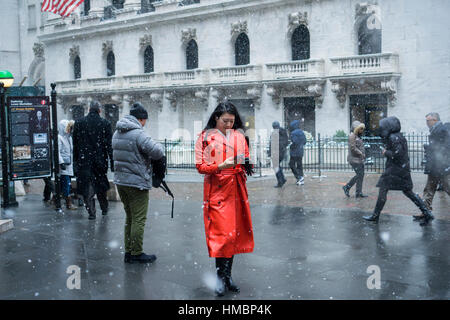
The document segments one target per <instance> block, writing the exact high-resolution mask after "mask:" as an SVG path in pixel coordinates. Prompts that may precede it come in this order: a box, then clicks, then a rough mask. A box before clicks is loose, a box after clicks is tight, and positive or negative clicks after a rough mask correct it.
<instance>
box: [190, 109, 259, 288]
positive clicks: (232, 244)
mask: <svg viewBox="0 0 450 320" xmlns="http://www.w3.org/2000/svg"><path fill="white" fill-rule="evenodd" d="M248 158H249V151H248V143H247V141H246V139H245V136H244V133H243V124H242V121H241V118H240V116H239V113H238V111H237V109H236V107H235V106H234V105H233V104H231V103H229V102H225V103H220V104H219V105H218V106H217V108H216V109H215V110H214V112H213V114H212V115H211V117H210V118H209V121H208V123H207V125H206V128H205V129H204V130H203V132H202V133H201V134H200V136H199V138H198V140H197V143H196V146H195V161H196V167H197V170H198V172H199V173H201V174H204V175H205V179H204V189H203V214H204V223H205V233H206V244H207V247H208V252H209V256H210V257H214V258H216V269H217V276H218V281H217V286H216V289H215V292H216V295H218V296H223V295H224V293H225V291H226V290H229V291H232V292H239V287H238V286H236V285H235V284H234V282H233V280H232V278H231V268H232V265H233V257H234V255H235V254H238V253H248V252H252V251H253V247H254V242H253V230H252V222H251V216H250V205H249V202H248V196H247V187H246V180H247V175H251V174H252V173H253V171H252V165H251V164H250V163H249V159H248Z"/></svg>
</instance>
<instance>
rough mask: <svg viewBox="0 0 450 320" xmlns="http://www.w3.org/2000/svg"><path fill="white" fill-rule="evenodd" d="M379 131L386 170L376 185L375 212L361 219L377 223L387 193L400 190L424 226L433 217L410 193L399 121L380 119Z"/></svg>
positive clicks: (407, 159)
mask: <svg viewBox="0 0 450 320" xmlns="http://www.w3.org/2000/svg"><path fill="white" fill-rule="evenodd" d="M379 130H380V136H381V138H382V139H383V142H384V144H385V146H386V149H383V150H382V154H383V155H384V156H385V157H386V168H385V171H384V173H383V174H382V175H381V177H380V179H379V180H378V183H377V187H378V188H380V190H379V194H378V199H377V203H376V205H375V210H374V212H373V214H372V215H371V216H364V217H363V218H364V219H365V220H367V221H375V222H378V219H379V217H380V214H381V211H382V210H383V207H384V205H385V203H386V199H387V194H388V191H389V190H400V191H402V192H403V194H404V195H405V196H407V197H408V198H409V199H410V200H411V201H412V202H414V204H415V205H416V206H417V207H418V208H419V209H420V211H422V213H423V214H424V218H423V219H422V222H421V223H420V225H421V226H425V225H427V224H428V222H429V221H430V220H432V219H433V218H434V217H433V215H432V214H431V211H429V210H428V208H427V207H426V205H425V203H424V202H423V200H422V199H421V198H420V197H419V195H417V194H414V192H413V191H412V189H413V182H412V179H411V169H410V166H409V156H408V144H407V141H406V139H405V137H404V136H403V134H402V133H401V132H400V130H401V125H400V120H399V119H398V118H396V117H388V118H384V119H381V120H380V128H379Z"/></svg>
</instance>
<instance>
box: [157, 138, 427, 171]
mask: <svg viewBox="0 0 450 320" xmlns="http://www.w3.org/2000/svg"><path fill="white" fill-rule="evenodd" d="M405 138H406V140H407V141H408V153H409V159H410V167H411V171H423V169H424V165H423V160H424V148H423V145H424V144H426V143H428V134H421V133H418V134H417V133H412V134H405ZM363 141H364V147H365V149H366V160H365V171H366V172H370V173H382V172H383V171H384V166H385V157H384V156H383V155H382V154H381V148H380V147H382V146H383V142H382V141H381V138H379V137H363ZM159 142H160V143H162V144H163V145H164V150H165V154H166V157H167V167H168V168H179V169H195V141H181V140H167V139H166V140H160V141H159ZM269 144H270V141H268V140H261V139H256V140H254V141H251V142H250V154H251V158H252V160H253V163H254V164H255V169H256V170H255V171H256V172H258V169H267V168H271V167H272V164H271V158H270V155H269V154H268V151H269ZM347 155H348V138H347V137H329V136H324V137H323V136H321V135H320V134H318V137H317V139H312V140H310V141H308V142H307V143H306V145H305V146H304V154H303V169H304V170H305V171H311V172H320V171H321V170H324V171H353V169H352V167H351V165H350V164H349V163H348V162H347ZM289 160H290V159H289V148H288V150H287V152H286V158H285V159H284V160H283V162H282V164H281V166H282V167H283V169H289Z"/></svg>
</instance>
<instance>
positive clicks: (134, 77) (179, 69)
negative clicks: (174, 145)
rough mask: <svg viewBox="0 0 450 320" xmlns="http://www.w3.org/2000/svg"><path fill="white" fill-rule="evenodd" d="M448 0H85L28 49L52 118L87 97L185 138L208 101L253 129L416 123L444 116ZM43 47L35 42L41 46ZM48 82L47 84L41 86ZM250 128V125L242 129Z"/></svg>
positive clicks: (419, 126) (155, 133)
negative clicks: (54, 105)
mask: <svg viewBox="0 0 450 320" xmlns="http://www.w3.org/2000/svg"><path fill="white" fill-rule="evenodd" d="M449 9H450V2H449V1H447V0H429V1H415V0H414V1H410V0H376V1H375V0H374V1H362V0H199V1H179V0H178V1H177V0H163V1H150V0H147V1H141V0H125V1H124V0H122V1H103V0H90V1H87V0H86V1H85V4H84V5H81V6H80V7H79V8H78V9H77V10H76V11H75V12H74V14H72V16H71V17H69V18H66V19H64V20H63V19H60V18H58V17H57V16H53V15H52V16H51V17H50V16H49V17H47V19H46V21H45V23H44V25H43V26H42V28H41V27H39V29H40V30H39V34H37V41H36V43H37V44H36V48H37V49H36V50H38V53H37V54H36V51H35V52H34V55H35V56H34V59H37V60H36V61H39V57H41V58H42V60H40V61H41V65H42V63H44V65H45V72H44V73H45V85H46V88H47V90H49V88H50V83H52V82H56V83H57V91H58V95H59V99H58V108H59V111H58V112H59V117H60V118H78V117H80V116H82V115H83V114H86V112H87V108H88V104H89V101H91V100H92V99H97V100H99V101H100V102H101V103H102V104H103V105H104V106H105V108H104V112H105V116H106V117H107V118H108V119H110V120H111V121H112V122H113V124H114V123H115V122H116V121H117V120H118V119H119V118H121V117H122V116H123V115H125V114H128V111H129V107H130V105H131V104H132V103H133V102H134V101H140V102H142V103H143V104H144V105H145V106H146V108H147V109H148V111H149V116H150V122H149V125H148V126H147V127H146V130H148V132H149V133H150V134H151V136H152V137H154V138H157V139H164V138H168V139H177V138H180V137H182V138H183V139H186V140H191V139H195V136H196V134H197V133H198V131H199V130H200V129H201V128H202V127H203V126H204V125H205V124H206V121H207V118H208V117H209V115H210V114H211V112H212V111H213V110H214V108H215V106H216V105H217V103H218V102H219V101H223V100H224V99H227V100H229V101H232V102H234V103H235V104H236V105H237V106H238V107H239V110H240V112H241V114H242V116H243V117H244V118H245V120H244V122H245V124H246V128H247V129H249V130H251V131H249V134H250V136H251V137H252V138H256V137H257V136H260V137H261V138H262V139H264V138H267V136H268V135H269V133H270V129H271V123H272V121H274V120H278V121H280V122H281V123H282V124H284V125H285V126H286V125H287V124H288V123H289V122H290V121H291V120H294V119H299V120H301V123H302V127H303V129H304V130H306V131H308V132H310V133H312V134H313V135H317V133H321V134H323V135H333V134H334V133H335V132H336V131H337V130H344V131H346V132H348V130H349V128H350V124H351V121H352V120H354V119H358V120H360V121H362V122H365V123H366V127H367V128H368V129H367V130H368V132H367V133H368V134H373V133H374V132H375V130H376V127H377V124H378V120H379V119H380V118H382V117H385V116H391V115H394V116H397V117H399V118H400V119H401V120H402V125H403V128H402V129H403V131H405V132H412V131H415V132H425V131H426V130H427V128H426V126H425V121H424V117H425V114H426V113H428V112H430V111H436V112H439V113H440V114H441V117H442V118H443V120H445V121H449V116H450V90H448V88H449V87H450V65H449V63H450V43H449V41H446V38H447V36H446V35H445V30H448V29H449V19H448V18H447V17H446V15H447V14H448V12H449ZM41 49H42V52H41V51H39V50H41ZM48 93H49V92H48ZM253 130H254V131H253Z"/></svg>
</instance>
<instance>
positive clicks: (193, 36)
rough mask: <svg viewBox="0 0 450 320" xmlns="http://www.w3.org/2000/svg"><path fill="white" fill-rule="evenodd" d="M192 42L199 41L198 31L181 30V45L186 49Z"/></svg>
mask: <svg viewBox="0 0 450 320" xmlns="http://www.w3.org/2000/svg"><path fill="white" fill-rule="evenodd" d="M191 40H195V41H197V29H195V28H187V29H183V30H181V43H182V44H183V46H185V47H186V46H187V45H188V43H189V41H191Z"/></svg>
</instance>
